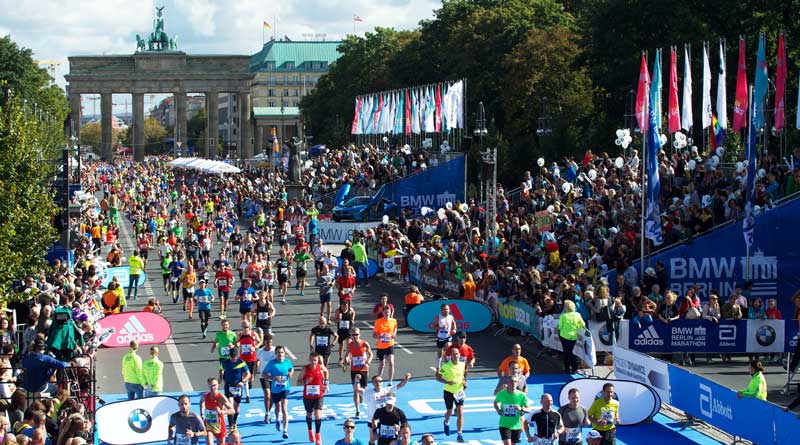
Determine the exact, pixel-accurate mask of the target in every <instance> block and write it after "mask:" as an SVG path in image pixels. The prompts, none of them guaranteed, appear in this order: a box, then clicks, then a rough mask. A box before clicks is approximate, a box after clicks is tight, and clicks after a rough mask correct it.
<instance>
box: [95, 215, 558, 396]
mask: <svg viewBox="0 0 800 445" xmlns="http://www.w3.org/2000/svg"><path fill="white" fill-rule="evenodd" d="M120 235H121V236H120V239H119V244H120V246H121V248H122V249H123V252H124V257H127V255H129V254H130V252H131V250H132V248H133V246H134V242H133V230H132V227H131V225H130V223H129V222H128V221H124V222H123V224H122V227H121V233H120ZM329 247H331V248H332V249H333V250H334V252H337V253H338V251H339V250H340V249H341V247H339V246H329ZM275 251H277V250H275ZM212 257H215V256H213V255H212ZM146 274H147V280H146V283H145V285H144V287H143V288H142V287H140V289H139V291H140V292H139V298H138V299H137V300H129V301H128V307H127V308H126V310H131V311H133V310H141V308H142V307H144V306H145V305H146V303H147V299H148V298H149V297H150V296H156V297H157V298H158V299H159V301H160V302H161V304H162V307H163V308H164V313H163V315H164V317H165V318H166V319H167V320H168V321H169V322H170V325H171V327H172V336H171V337H170V338H169V339H168V340H167V342H166V343H165V344H164V345H161V347H160V350H161V352H160V357H161V360H162V361H163V362H164V365H165V366H164V391H165V392H194V391H202V390H204V389H205V388H206V379H207V378H208V377H211V376H215V375H216V374H217V369H218V362H217V355H216V352H215V353H211V351H210V350H211V344H212V339H213V338H214V334H215V333H216V332H217V331H218V330H219V329H220V322H219V321H220V320H219V318H218V316H219V308H218V306H216V304H215V305H214V312H213V315H214V316H215V317H216V318H212V320H211V324H210V326H209V331H208V338H207V339H202V338H201V335H200V322H199V320H198V317H197V314H196V313H195V318H194V320H189V319H188V316H187V313H186V312H183V310H182V306H181V303H180V302H178V303H177V304H173V303H172V299H171V298H170V297H168V296H167V295H166V293H165V292H164V290H163V287H162V282H161V273H160V267H159V265H158V255H157V253H156V252H152V254H151V255H150V260H149V261H148V262H147V268H146ZM309 275H311V273H309ZM313 280H314V278H313V276H311V277H310V279H309V280H308V281H309V282H310V283H313ZM234 287H235V286H234ZM142 291H143V292H142ZM384 292H385V293H387V294H388V295H389V297H390V301H391V302H392V303H393V304H394V305H395V307H396V308H397V309H398V310H397V312H398V313H397V315H396V316H397V318H398V323H399V325H400V326H403V327H401V328H400V329H399V331H398V338H397V342H398V343H399V344H400V345H402V347H399V348H396V354H395V362H396V365H395V380H398V379H399V378H400V377H402V376H403V374H405V373H406V372H410V373H411V374H412V379H413V380H419V379H432V378H433V376H434V368H433V366H434V365H435V360H436V349H435V342H434V338H433V334H420V333H417V332H415V331H413V330H411V329H409V328H407V327H404V326H405V321H404V320H403V319H402V317H403V316H402V313H401V312H402V311H401V310H400V308H402V307H403V296H404V295H405V293H406V286H405V285H404V284H403V283H402V282H400V281H398V280H395V281H390V280H385V279H372V280H370V286H368V287H363V286H362V287H360V288H359V290H358V291H357V294H356V296H355V298H354V300H353V308H354V309H355V311H356V325H357V326H359V327H360V328H361V330H362V335H364V338H365V339H369V340H370V342H371V344H372V345H373V347H374V342H373V341H372V340H371V339H372V336H371V334H370V333H369V330H370V326H371V324H372V322H373V321H374V317H373V315H372V308H373V306H374V305H375V304H376V303H377V302H378V300H379V299H380V294H381V293H384ZM299 294H300V292H299V291H297V290H295V289H294V287H293V286H292V287H290V288H289V293H288V298H287V304H281V303H280V302H279V301H278V300H277V299H276V310H277V314H276V316H275V318H274V320H273V325H272V326H273V336H274V344H276V345H285V346H286V347H287V348H288V350H289V351H290V354H289V357H290V358H291V359H292V361H293V362H294V363H295V365H296V366H302V365H303V364H305V363H306V360H307V357H308V356H307V351H308V336H309V332H310V330H311V328H312V327H313V326H315V325H316V324H317V319H318V318H317V317H318V314H319V299H318V292H317V289H316V288H313V287H312V288H309V289H307V290H306V292H305V294H306V295H305V296H300V295H299ZM335 300H336V297H334V301H335ZM228 319H229V320H230V326H231V329H232V330H234V331H237V330H238V329H239V328H240V327H241V317H240V315H239V313H238V303H236V302H235V301H233V299H231V303H230V307H229V310H228ZM495 332H496V328H495V327H490V328H489V329H487V330H486V331H484V332H479V333H470V334H469V335H468V338H467V343H468V344H469V345H471V346H472V347H473V349H474V350H475V355H476V364H475V368H473V369H472V370H471V371H470V375H472V376H493V375H495V372H496V368H497V366H498V365H499V363H500V362H501V361H502V360H503V359H504V358H505V357H506V356H508V355H510V352H511V346H512V345H513V344H514V342H515V341H519V340H520V339H519V338H518V337H516V338H514V337H509V336H507V335H500V336H495ZM523 349H524V355H525V356H526V357H527V358H528V360H529V361H530V363H531V366H532V367H533V369H534V374H550V373H554V372H559V370H560V369H561V366H560V363H559V362H557V361H556V360H554V359H553V358H551V357H550V356H549V355H547V354H545V355H542V356H541V357H540V358H539V359H536V358H535V356H536V351H535V350H533V349H532V346H531V347H529V346H524V347H523ZM147 351H148V347H142V348H140V351H139V354H140V356H141V357H142V359H146V358H147V356H148V352H147ZM126 352H127V348H116V349H107V348H104V349H101V350H100V351H98V353H97V392H98V394H121V393H123V392H124V386H123V383H122V379H121V367H120V363H121V360H122V356H123V355H124V354H125V353H126ZM337 361H338V352H334V353H333V354H332V355H331V360H330V363H329V368H330V370H331V382H332V383H346V382H349V373H345V372H342V370H341V368H340V367H339V365H338V364H337V363H336V362H337ZM376 369H377V360H376V359H374V360H373V363H372V366H371V370H372V371H375V370H376ZM384 376H386V372H385V374H384Z"/></svg>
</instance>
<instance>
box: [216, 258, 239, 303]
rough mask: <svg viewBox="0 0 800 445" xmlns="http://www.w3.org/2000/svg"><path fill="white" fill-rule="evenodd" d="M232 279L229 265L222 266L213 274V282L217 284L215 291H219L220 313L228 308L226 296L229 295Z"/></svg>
mask: <svg viewBox="0 0 800 445" xmlns="http://www.w3.org/2000/svg"><path fill="white" fill-rule="evenodd" d="M234 281H235V280H234V278H233V273H232V272H231V266H230V265H226V266H223V268H222V269H221V270H218V271H217V273H216V274H214V284H215V285H216V286H217V292H218V293H219V305H220V314H224V313H225V311H226V310H227V309H228V297H230V295H231V285H232V284H233V282H234Z"/></svg>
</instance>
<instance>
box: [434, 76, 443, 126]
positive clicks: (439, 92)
mask: <svg viewBox="0 0 800 445" xmlns="http://www.w3.org/2000/svg"><path fill="white" fill-rule="evenodd" d="M435 100H436V116H435V117H436V132H437V133H439V132H440V131H442V84H440V83H437V84H436V99H435Z"/></svg>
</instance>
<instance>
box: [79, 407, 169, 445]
mask: <svg viewBox="0 0 800 445" xmlns="http://www.w3.org/2000/svg"><path fill="white" fill-rule="evenodd" d="M176 411H178V399H175V398H173V397H164V396H157V397H147V398H144V399H137V400H126V401H124V402H114V403H109V404H106V405H103V406H101V407H100V408H98V409H97V412H96V413H95V425H97V437H98V439H100V442H105V443H107V444H111V445H127V444H132V443H148V442H162V443H163V442H166V441H167V439H168V438H169V437H168V436H169V417H170V416H171V415H172V413H174V412H176Z"/></svg>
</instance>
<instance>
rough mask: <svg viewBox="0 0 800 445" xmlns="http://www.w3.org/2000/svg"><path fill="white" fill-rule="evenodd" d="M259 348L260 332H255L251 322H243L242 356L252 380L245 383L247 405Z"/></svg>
mask: <svg viewBox="0 0 800 445" xmlns="http://www.w3.org/2000/svg"><path fill="white" fill-rule="evenodd" d="M259 346H261V336H260V335H258V332H253V329H252V327H251V326H250V323H249V322H247V321H242V332H241V333H240V334H239V347H240V348H241V353H240V355H241V358H242V360H244V362H245V363H246V364H247V371H248V372H249V374H250V378H249V379H248V380H247V381H246V382H245V387H244V394H245V403H250V388H251V387H252V386H253V379H254V378H255V374H256V365H257V362H258V358H257V357H256V352H257V351H258V347H259Z"/></svg>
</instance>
